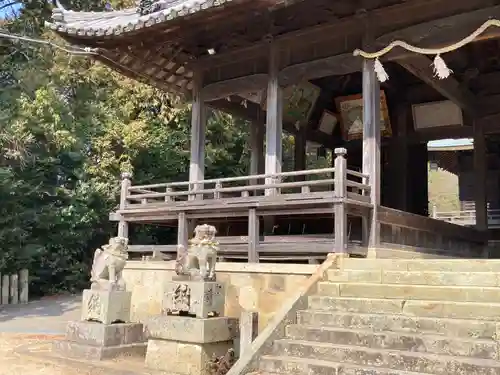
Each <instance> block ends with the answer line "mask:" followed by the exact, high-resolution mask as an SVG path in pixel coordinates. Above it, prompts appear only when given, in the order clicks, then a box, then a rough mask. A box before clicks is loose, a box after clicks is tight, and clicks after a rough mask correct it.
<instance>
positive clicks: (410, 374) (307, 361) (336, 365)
mask: <svg viewBox="0 0 500 375" xmlns="http://www.w3.org/2000/svg"><path fill="white" fill-rule="evenodd" d="M262 360H272V361H288V362H295V363H304V364H311V365H318V366H323V367H330V368H335V369H338V368H339V367H345V368H349V369H362V370H371V371H381V370H382V371H387V372H388V373H394V372H395V371H397V370H393V369H389V368H385V367H373V366H365V365H357V364H353V363H340V362H335V361H325V360H322V359H313V358H300V357H293V356H277V355H265V356H262ZM398 373H399V375H430V374H427V373H422V372H411V371H398ZM257 374H259V375H263V374H269V375H274V374H275V373H270V372H264V373H262V372H258V373H254V375H257ZM248 375H250V374H248Z"/></svg>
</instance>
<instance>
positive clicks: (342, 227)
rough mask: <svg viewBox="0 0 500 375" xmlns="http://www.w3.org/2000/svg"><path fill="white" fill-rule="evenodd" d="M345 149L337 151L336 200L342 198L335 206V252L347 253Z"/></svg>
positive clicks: (337, 149)
mask: <svg viewBox="0 0 500 375" xmlns="http://www.w3.org/2000/svg"><path fill="white" fill-rule="evenodd" d="M346 155H347V150H346V149H345V148H336V149H335V191H334V196H335V198H336V199H338V198H342V201H341V202H336V203H335V204H334V213H335V218H334V219H335V252H336V253H345V252H346V251H347V212H346V205H345V202H344V201H343V199H345V198H347V160H346V158H345V156H346Z"/></svg>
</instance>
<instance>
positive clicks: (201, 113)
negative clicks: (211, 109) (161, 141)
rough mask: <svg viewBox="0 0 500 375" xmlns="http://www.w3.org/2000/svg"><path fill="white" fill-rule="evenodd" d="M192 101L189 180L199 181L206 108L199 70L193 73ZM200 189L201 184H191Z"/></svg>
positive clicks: (203, 171) (201, 173)
mask: <svg viewBox="0 0 500 375" xmlns="http://www.w3.org/2000/svg"><path fill="white" fill-rule="evenodd" d="M193 74H194V75H193V103H192V109H191V161H190V163H189V181H190V182H191V181H201V180H203V179H204V176H205V125H206V118H207V116H206V108H205V103H204V101H203V97H202V96H201V89H202V86H203V77H202V72H201V71H200V70H195V71H194V73H193ZM191 188H192V189H195V190H200V189H203V186H200V185H198V184H195V185H192V186H191Z"/></svg>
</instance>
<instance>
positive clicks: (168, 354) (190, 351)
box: [145, 339, 233, 375]
mask: <svg viewBox="0 0 500 375" xmlns="http://www.w3.org/2000/svg"><path fill="white" fill-rule="evenodd" d="M232 346H233V342H232V341H223V342H215V343H206V344H194V343H186V342H179V341H166V340H157V339H150V340H149V341H148V349H147V352H146V361H145V364H146V367H147V368H149V369H152V370H160V371H167V372H168V373H169V374H178V375H212V371H211V369H210V362H211V360H212V359H213V357H214V355H215V356H217V357H221V356H223V355H225V354H226V353H227V351H228V350H229V349H231V348H232Z"/></svg>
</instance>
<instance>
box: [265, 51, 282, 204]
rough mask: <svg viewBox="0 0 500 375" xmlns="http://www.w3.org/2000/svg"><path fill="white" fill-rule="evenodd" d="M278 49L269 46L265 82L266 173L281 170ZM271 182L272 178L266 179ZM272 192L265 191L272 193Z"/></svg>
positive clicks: (280, 94) (280, 104) (280, 91)
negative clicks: (267, 76)
mask: <svg viewBox="0 0 500 375" xmlns="http://www.w3.org/2000/svg"><path fill="white" fill-rule="evenodd" d="M278 73H279V49H278V46H277V45H275V44H271V46H270V54H269V81H268V84H267V118H266V166H265V173H266V174H276V173H280V172H281V154H282V144H281V133H282V129H283V113H282V111H283V106H282V102H283V90H282V88H281V87H280V86H279V83H278ZM266 182H267V183H272V179H269V178H268V179H266ZM272 193H273V192H272V191H271V192H266V194H272Z"/></svg>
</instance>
